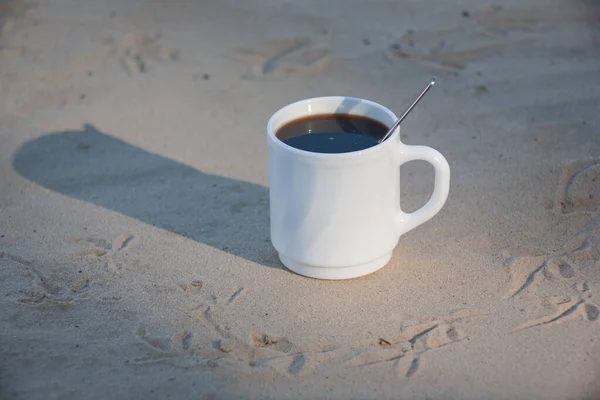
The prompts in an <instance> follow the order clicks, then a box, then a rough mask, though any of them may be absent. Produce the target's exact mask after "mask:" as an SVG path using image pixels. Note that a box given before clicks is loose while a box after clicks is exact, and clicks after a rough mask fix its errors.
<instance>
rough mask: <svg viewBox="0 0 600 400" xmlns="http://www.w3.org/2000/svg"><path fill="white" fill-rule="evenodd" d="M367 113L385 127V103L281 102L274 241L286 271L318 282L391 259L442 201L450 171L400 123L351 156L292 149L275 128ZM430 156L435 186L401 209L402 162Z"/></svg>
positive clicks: (273, 150) (273, 162)
mask: <svg viewBox="0 0 600 400" xmlns="http://www.w3.org/2000/svg"><path fill="white" fill-rule="evenodd" d="M322 114H350V115H359V116H366V117H369V118H372V119H375V120H377V121H379V122H382V123H383V124H385V125H387V126H391V125H392V124H393V123H394V122H395V120H396V119H397V118H396V116H395V115H394V113H392V112H391V111H390V110H388V109H387V108H385V107H383V106H381V105H379V104H377V103H374V102H372V101H369V100H363V99H358V98H353V97H319V98H313V99H307V100H302V101H298V102H296V103H293V104H290V105H288V106H285V107H283V108H282V109H280V110H279V111H277V112H276V113H275V114H274V115H273V116H272V117H271V118H270V120H269V122H268V125H267V134H268V146H269V198H270V217H271V242H272V243H273V246H274V247H275V249H276V250H277V252H278V253H279V259H280V260H281V262H282V263H283V265H285V266H286V267H287V268H288V269H290V270H292V271H294V272H296V273H298V274H301V275H305V276H309V277H313V278H320V279H349V278H356V277H359V276H363V275H367V274H370V273H371V272H374V271H377V270H378V269H380V268H382V267H383V266H384V265H385V264H387V263H388V261H389V260H390V258H391V256H392V251H393V249H394V247H395V246H396V245H397V243H398V239H399V238H400V236H401V235H402V234H404V233H406V232H408V231H409V230H411V229H413V228H415V227H416V226H418V225H420V224H422V223H423V222H425V221H427V220H429V219H430V218H431V217H433V216H434V215H435V214H436V213H437V212H438V211H439V210H440V209H441V208H442V207H443V205H444V203H445V202H446V199H447V197H448V191H449V187H450V168H449V166H448V163H447V161H446V159H445V158H444V157H443V156H442V155H441V154H440V153H439V152H437V151H436V150H434V149H432V148H429V147H425V146H407V145H405V144H403V143H402V142H401V141H400V131H399V128H398V129H396V131H395V132H394V133H393V135H392V136H391V137H390V138H388V139H387V140H386V141H384V142H383V143H381V144H378V145H376V146H374V147H371V148H368V149H365V150H362V151H356V152H352V153H339V154H324V153H312V152H308V151H304V150H299V149H296V148H294V147H291V146H288V145H287V144H285V143H283V142H282V141H281V140H279V139H278V138H277V137H276V136H275V133H276V132H277V130H278V129H279V128H281V127H282V126H283V125H285V124H287V123H288V122H291V121H294V120H296V119H299V118H304V117H308V116H311V115H322ZM411 160H425V161H428V162H430V163H431V164H432V165H433V166H434V168H435V189H434V192H433V195H432V197H431V199H430V200H429V201H428V202H427V204H425V205H424V206H423V207H422V208H421V209H419V210H417V211H415V212H413V213H410V214H407V213H404V212H402V210H401V209H400V168H399V167H400V165H402V164H404V163H405V162H408V161H411Z"/></svg>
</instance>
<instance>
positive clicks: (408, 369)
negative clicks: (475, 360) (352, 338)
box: [349, 311, 487, 378]
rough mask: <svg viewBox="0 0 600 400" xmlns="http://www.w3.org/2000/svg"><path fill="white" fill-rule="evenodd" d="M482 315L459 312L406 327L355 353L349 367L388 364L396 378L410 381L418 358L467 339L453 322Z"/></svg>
mask: <svg viewBox="0 0 600 400" xmlns="http://www.w3.org/2000/svg"><path fill="white" fill-rule="evenodd" d="M486 315H487V313H481V312H472V311H459V312H456V313H453V314H449V315H445V316H442V317H439V318H437V319H434V320H432V321H429V322H425V323H418V324H415V325H409V326H407V327H405V328H404V329H402V331H401V332H400V334H399V335H398V336H396V337H388V338H379V339H378V340H377V341H376V343H372V344H371V345H370V346H365V347H362V348H358V349H356V350H355V354H354V355H353V356H352V357H351V358H350V360H349V363H350V364H351V365H353V366H357V367H361V368H364V367H369V366H373V365H377V364H382V363H389V364H392V365H393V369H394V374H395V375H396V376H397V377H399V378H410V377H411V376H412V375H414V374H415V373H416V372H417V370H418V369H419V366H420V362H421V361H420V357H421V355H423V354H424V353H426V352H428V351H430V350H433V349H437V348H440V347H443V346H446V345H449V344H452V343H457V342H460V341H463V340H465V339H467V336H466V335H464V334H463V333H462V331H461V330H460V329H458V328H457V327H456V326H455V322H458V321H460V320H463V319H467V318H474V317H483V316H486Z"/></svg>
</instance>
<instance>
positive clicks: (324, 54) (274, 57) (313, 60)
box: [233, 37, 332, 80]
mask: <svg viewBox="0 0 600 400" xmlns="http://www.w3.org/2000/svg"><path fill="white" fill-rule="evenodd" d="M233 55H234V57H235V58H238V59H240V60H242V61H243V62H245V63H247V64H249V65H250V69H249V71H248V72H247V73H246V74H244V75H243V77H244V78H246V79H259V80H266V79H273V78H281V77H285V76H289V75H293V74H309V75H314V74H319V73H321V72H323V71H324V70H325V68H326V67H327V65H328V63H329V61H330V60H331V57H332V51H331V50H330V49H329V47H328V46H326V45H325V44H322V43H315V42H313V40H311V39H310V38H307V37H293V38H285V39H275V40H271V41H269V42H267V43H264V44H263V45H261V46H258V47H257V48H255V49H249V48H238V49H235V50H234V51H233Z"/></svg>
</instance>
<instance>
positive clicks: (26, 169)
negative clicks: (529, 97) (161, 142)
mask: <svg viewBox="0 0 600 400" xmlns="http://www.w3.org/2000/svg"><path fill="white" fill-rule="evenodd" d="M13 165H14V167H15V170H16V171H17V172H18V173H19V174H21V175H22V176H24V177H25V178H27V179H29V180H31V181H33V182H35V183H37V184H39V185H41V186H43V187H45V188H48V189H50V190H53V191H55V192H58V193H61V194H63V195H66V196H69V197H72V198H75V199H78V200H83V201H86V202H88V203H91V204H94V205H97V206H101V207H104V208H106V209H108V210H112V211H116V212H118V213H121V214H123V215H126V216H128V217H131V218H135V219H137V220H139V221H142V222H145V223H147V224H150V225H154V226H156V227H158V228H161V229H165V230H168V231H170V232H173V233H176V234H180V235H183V236H186V237H189V238H191V239H193V240H195V241H197V242H199V243H204V244H207V245H209V246H212V247H214V248H217V249H219V250H222V251H225V252H228V253H230V254H233V255H236V256H238V257H242V258H244V259H246V260H249V261H252V262H256V263H259V264H262V265H265V266H268V267H273V268H281V269H283V268H284V267H283V266H282V265H281V264H280V262H279V259H278V257H277V252H276V251H275V249H274V248H273V247H272V245H271V243H270V240H269V192H268V189H267V188H265V187H263V186H260V185H257V184H254V183H249V182H244V181H240V180H236V179H231V178H225V177H220V176H216V175H211V174H206V173H203V172H201V171H198V170H196V169H194V168H191V167H189V166H187V165H184V164H181V163H179V162H177V161H174V160H170V159H168V158H165V157H162V156H160V155H157V154H153V153H150V152H148V151H146V150H143V149H140V148H139V147H136V146H133V145H131V144H128V143H126V142H124V141H122V140H120V139H117V138H115V137H113V136H110V135H108V134H105V133H102V132H100V131H98V130H97V129H96V128H95V127H93V126H92V125H89V124H86V125H85V126H84V129H83V130H81V131H64V132H53V133H50V134H47V135H44V136H41V137H39V138H36V139H34V140H32V141H30V142H27V143H25V144H23V145H22V146H21V147H19V149H18V150H17V151H16V153H15V155H14V159H13Z"/></svg>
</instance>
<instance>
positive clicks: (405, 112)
mask: <svg viewBox="0 0 600 400" xmlns="http://www.w3.org/2000/svg"><path fill="white" fill-rule="evenodd" d="M433 85H435V76H434V77H433V78H431V82H429V84H428V85H427V86H426V87H425V89H423V91H422V92H421V94H420V95H419V97H417V98H416V100H415V101H413V103H412V104H411V105H410V107H408V108H407V109H406V111H404V114H402V116H401V117H400V118H398V121H396V122H395V123H394V125H392V127H391V128H390V130H388V131H387V133H386V134H385V135H384V136H383V137H382V138H381V139H379V143H381V142H383V141H384V140H385V139H387V138H388V137H390V135H391V134H392V132H394V130H395V129H396V128H397V127H398V125H400V123H401V122H402V121H403V120H404V118H406V116H407V115H408V113H409V112H411V110H412V109H413V108H414V106H416V105H417V103H418V102H419V101H420V100H421V98H422V97H423V96H425V93H427V92H428V91H429V89H431V87H432V86H433Z"/></svg>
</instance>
